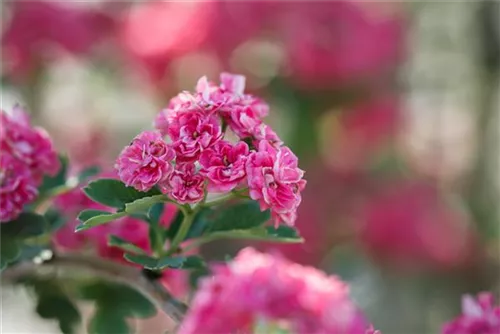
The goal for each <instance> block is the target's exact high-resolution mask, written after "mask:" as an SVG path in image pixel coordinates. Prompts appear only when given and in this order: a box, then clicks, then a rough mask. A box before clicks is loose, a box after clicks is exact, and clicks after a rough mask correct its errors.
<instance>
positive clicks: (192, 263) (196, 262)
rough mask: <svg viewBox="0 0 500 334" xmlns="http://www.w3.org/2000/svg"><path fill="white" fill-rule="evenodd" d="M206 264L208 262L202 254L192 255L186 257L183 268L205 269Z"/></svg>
mask: <svg viewBox="0 0 500 334" xmlns="http://www.w3.org/2000/svg"><path fill="white" fill-rule="evenodd" d="M206 266H207V264H206V263H205V261H204V260H203V259H202V258H201V257H200V256H197V255H191V256H188V257H186V259H185V261H184V263H183V264H182V267H181V269H203V268H206Z"/></svg>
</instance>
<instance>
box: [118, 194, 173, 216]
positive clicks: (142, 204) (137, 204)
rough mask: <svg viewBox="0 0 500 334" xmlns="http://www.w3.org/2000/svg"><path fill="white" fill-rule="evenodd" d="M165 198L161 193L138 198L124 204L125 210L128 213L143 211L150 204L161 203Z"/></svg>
mask: <svg viewBox="0 0 500 334" xmlns="http://www.w3.org/2000/svg"><path fill="white" fill-rule="evenodd" d="M165 200H166V197H165V195H163V194H160V195H155V196H150V197H144V198H139V199H138V200H135V201H133V202H132V203H127V204H125V211H126V212H128V213H133V212H140V211H145V210H148V209H149V208H150V207H151V206H152V205H154V204H157V203H163V202H164V201H165Z"/></svg>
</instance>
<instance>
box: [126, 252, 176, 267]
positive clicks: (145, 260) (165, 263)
mask: <svg viewBox="0 0 500 334" xmlns="http://www.w3.org/2000/svg"><path fill="white" fill-rule="evenodd" d="M124 258H125V259H126V260H127V261H129V262H132V263H135V264H138V265H141V266H143V267H144V268H146V269H151V270H160V269H163V268H167V267H169V268H181V267H182V264H183V263H184V261H186V258H185V257H181V256H176V257H170V256H163V257H160V258H154V257H151V256H148V255H136V254H125V255H124Z"/></svg>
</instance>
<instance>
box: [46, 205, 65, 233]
mask: <svg viewBox="0 0 500 334" xmlns="http://www.w3.org/2000/svg"><path fill="white" fill-rule="evenodd" d="M45 220H46V221H47V225H48V232H54V231H57V230H58V229H59V228H61V227H62V226H64V224H65V223H66V221H67V219H66V218H65V217H64V216H63V215H61V214H60V213H59V212H58V211H57V210H55V209H49V210H48V211H47V212H46V213H45Z"/></svg>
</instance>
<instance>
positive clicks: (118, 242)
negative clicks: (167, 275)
mask: <svg viewBox="0 0 500 334" xmlns="http://www.w3.org/2000/svg"><path fill="white" fill-rule="evenodd" d="M108 245H109V246H113V247H118V248H120V249H123V250H124V251H126V252H130V253H134V254H146V252H144V250H143V249H142V248H140V247H139V246H136V245H134V244H132V243H130V242H128V241H127V240H124V239H122V238H119V237H117V236H115V235H110V236H109V238H108Z"/></svg>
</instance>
